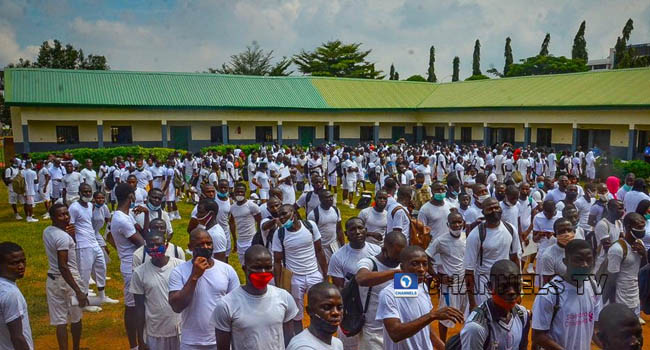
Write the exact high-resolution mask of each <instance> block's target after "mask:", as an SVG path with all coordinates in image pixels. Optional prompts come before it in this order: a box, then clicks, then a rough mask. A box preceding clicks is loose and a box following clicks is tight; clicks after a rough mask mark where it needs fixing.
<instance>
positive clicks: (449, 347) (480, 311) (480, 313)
mask: <svg viewBox="0 0 650 350" xmlns="http://www.w3.org/2000/svg"><path fill="white" fill-rule="evenodd" d="M472 311H473V312H475V313H476V317H475V318H474V319H473V322H476V323H478V324H479V325H481V326H482V327H483V329H486V330H487V331H488V336H487V338H486V339H485V343H483V347H482V349H486V350H487V349H491V348H490V343H491V341H490V338H491V337H492V326H491V325H490V320H489V319H488V316H487V315H488V314H489V313H490V311H489V310H488V306H487V303H483V304H481V305H479V306H477V307H476V308H475V309H474V310H472ZM515 313H516V314H517V317H519V320H521V323H522V324H523V325H524V328H523V331H522V332H521V333H522V338H521V340H520V341H519V348H520V349H522V346H523V349H526V347H527V345H528V341H527V340H528V338H527V337H528V329H529V328H530V317H529V318H528V320H526V318H525V316H524V312H523V311H522V310H521V309H520V308H518V307H516V306H515ZM529 316H530V315H529ZM524 340H526V341H524ZM462 348H463V346H462V343H461V340H460V333H458V334H456V335H454V336H453V337H451V338H449V340H448V341H447V343H446V344H445V350H462Z"/></svg>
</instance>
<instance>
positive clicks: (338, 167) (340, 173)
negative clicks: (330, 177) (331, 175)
mask: <svg viewBox="0 0 650 350" xmlns="http://www.w3.org/2000/svg"><path fill="white" fill-rule="evenodd" d="M336 176H338V177H342V176H343V168H342V167H341V162H338V163H336Z"/></svg>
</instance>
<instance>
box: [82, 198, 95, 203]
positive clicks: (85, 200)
mask: <svg viewBox="0 0 650 350" xmlns="http://www.w3.org/2000/svg"><path fill="white" fill-rule="evenodd" d="M81 200H82V201H83V202H85V203H90V202H91V201H92V200H93V197H81Z"/></svg>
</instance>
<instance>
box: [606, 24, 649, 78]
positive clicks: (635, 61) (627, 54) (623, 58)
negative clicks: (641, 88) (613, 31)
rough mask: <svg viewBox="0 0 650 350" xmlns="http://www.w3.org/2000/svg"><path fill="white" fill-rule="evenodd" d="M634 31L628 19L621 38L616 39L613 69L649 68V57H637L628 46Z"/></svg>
mask: <svg viewBox="0 0 650 350" xmlns="http://www.w3.org/2000/svg"><path fill="white" fill-rule="evenodd" d="M633 29H634V22H633V21H632V19H631V18H630V19H628V20H627V22H626V23H625V27H623V32H622V37H621V36H619V37H618V38H617V39H616V46H615V47H614V50H615V51H616V52H615V53H614V69H618V68H638V67H648V66H650V56H637V55H636V52H635V50H634V48H633V47H632V46H631V45H630V46H628V44H627V43H628V41H629V40H630V34H631V33H632V30H633Z"/></svg>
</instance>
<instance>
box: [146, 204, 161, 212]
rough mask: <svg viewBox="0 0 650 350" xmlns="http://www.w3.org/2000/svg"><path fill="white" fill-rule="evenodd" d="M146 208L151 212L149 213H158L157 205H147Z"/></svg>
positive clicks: (158, 207)
mask: <svg viewBox="0 0 650 350" xmlns="http://www.w3.org/2000/svg"><path fill="white" fill-rule="evenodd" d="M147 208H149V210H151V211H158V210H160V206H159V205H156V206H153V205H151V203H147Z"/></svg>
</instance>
